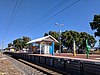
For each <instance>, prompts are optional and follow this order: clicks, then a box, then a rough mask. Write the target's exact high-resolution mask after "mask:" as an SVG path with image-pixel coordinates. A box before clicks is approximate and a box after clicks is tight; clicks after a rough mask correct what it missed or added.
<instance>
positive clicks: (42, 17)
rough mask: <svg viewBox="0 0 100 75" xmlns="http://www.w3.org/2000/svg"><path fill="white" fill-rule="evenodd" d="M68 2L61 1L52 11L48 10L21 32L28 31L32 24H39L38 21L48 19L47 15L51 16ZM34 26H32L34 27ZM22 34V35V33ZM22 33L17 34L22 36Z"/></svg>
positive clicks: (65, 0)
mask: <svg viewBox="0 0 100 75" xmlns="http://www.w3.org/2000/svg"><path fill="white" fill-rule="evenodd" d="M67 1H68V0H63V1H61V2H60V3H58V4H57V5H56V6H55V7H53V8H52V9H50V10H49V11H48V12H46V13H45V14H43V15H42V16H40V17H39V18H38V19H37V20H35V21H34V22H32V23H31V24H29V25H28V26H27V27H26V28H25V29H24V30H23V32H26V31H27V30H28V29H30V28H31V27H32V26H33V24H35V25H36V24H37V23H39V22H40V21H42V20H43V19H45V18H46V17H48V15H50V14H52V13H53V12H54V11H56V10H57V9H58V8H59V7H61V6H62V5H63V4H65V3H66V2H67ZM35 25H34V26H35ZM23 32H22V33H23ZM22 33H19V34H22Z"/></svg>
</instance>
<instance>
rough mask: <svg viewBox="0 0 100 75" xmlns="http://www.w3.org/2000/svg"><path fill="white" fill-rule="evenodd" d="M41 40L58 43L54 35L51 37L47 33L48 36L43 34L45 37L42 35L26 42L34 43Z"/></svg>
mask: <svg viewBox="0 0 100 75" xmlns="http://www.w3.org/2000/svg"><path fill="white" fill-rule="evenodd" d="M41 41H49V42H52V41H54V42H56V43H58V41H57V40H56V39H55V38H54V37H52V36H51V35H48V36H45V37H42V38H38V39H35V40H31V41H29V42H28V43H27V44H30V43H35V42H41Z"/></svg>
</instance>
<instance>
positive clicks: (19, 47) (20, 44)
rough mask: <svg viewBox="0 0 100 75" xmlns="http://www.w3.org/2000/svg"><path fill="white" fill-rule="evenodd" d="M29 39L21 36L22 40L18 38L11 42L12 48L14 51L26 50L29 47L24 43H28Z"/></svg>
mask: <svg viewBox="0 0 100 75" xmlns="http://www.w3.org/2000/svg"><path fill="white" fill-rule="evenodd" d="M30 40H31V38H29V37H26V36H23V38H18V39H16V40H14V41H13V46H14V47H15V48H16V50H22V49H23V48H27V47H28V46H29V45H27V44H26V43H27V42H29V41H30Z"/></svg>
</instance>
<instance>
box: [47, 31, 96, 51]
mask: <svg viewBox="0 0 100 75" xmlns="http://www.w3.org/2000/svg"><path fill="white" fill-rule="evenodd" d="M49 35H52V36H53V37H54V38H56V39H57V40H58V36H59V34H58V32H55V31H49ZM86 39H88V41H89V42H88V43H89V45H90V46H91V47H94V46H95V43H96V40H95V38H94V37H93V36H91V35H89V34H87V33H86V32H80V33H79V32H76V31H72V30H70V31H67V30H66V31H64V32H62V33H61V44H62V45H63V46H65V47H66V48H67V50H70V52H72V50H73V49H72V48H73V40H75V43H76V47H77V49H82V50H84V49H85V47H86ZM58 41H59V40H58ZM55 47H56V48H55V49H59V45H58V44H55Z"/></svg>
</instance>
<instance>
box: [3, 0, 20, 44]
mask: <svg viewBox="0 0 100 75" xmlns="http://www.w3.org/2000/svg"><path fill="white" fill-rule="evenodd" d="M18 2H19V1H18V0H16V2H15V6H14V8H13V11H12V13H11V17H10V19H9V21H8V24H7V26H6V29H5V32H4V36H3V39H2V42H4V40H5V38H6V36H7V34H8V30H9V27H10V25H11V22H12V21H13V20H14V18H15V16H16V13H17V10H18V9H19V6H20V4H21V2H22V0H20V2H19V4H18Z"/></svg>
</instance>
